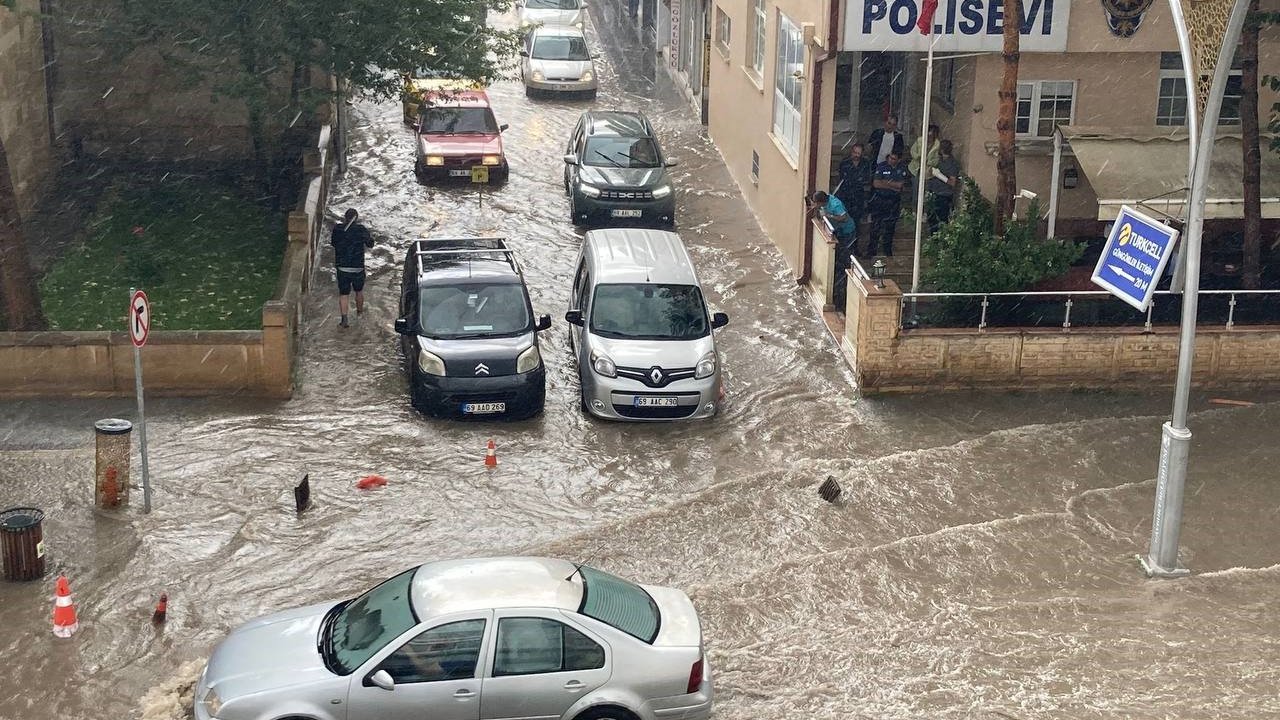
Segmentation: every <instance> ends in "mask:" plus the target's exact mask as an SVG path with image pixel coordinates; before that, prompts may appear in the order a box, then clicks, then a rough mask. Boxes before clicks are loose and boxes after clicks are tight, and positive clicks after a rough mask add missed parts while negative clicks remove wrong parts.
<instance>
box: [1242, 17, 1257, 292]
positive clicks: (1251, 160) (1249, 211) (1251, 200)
mask: <svg viewBox="0 0 1280 720" xmlns="http://www.w3.org/2000/svg"><path fill="white" fill-rule="evenodd" d="M1260 24H1261V22H1260V18H1259V17H1258V0H1253V2H1251V3H1250V4H1249V16H1248V19H1247V20H1246V21H1245V25H1244V35H1243V36H1242V37H1241V39H1240V85H1241V92H1240V136H1241V143H1240V145H1241V147H1243V148H1244V173H1243V174H1244V195H1243V197H1244V277H1243V281H1244V287H1245V288H1246V289H1248V290H1257V289H1258V288H1259V287H1260V286H1261V284H1262V278H1261V269H1262V186H1261V183H1262V154H1261V152H1260V151H1259V148H1258V82H1259V81H1258V28H1259V25H1260Z"/></svg>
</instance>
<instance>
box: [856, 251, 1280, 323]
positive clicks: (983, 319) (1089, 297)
mask: <svg viewBox="0 0 1280 720" xmlns="http://www.w3.org/2000/svg"><path fill="white" fill-rule="evenodd" d="M854 265H855V266H856V265H857V261H856V260H855V261H854ZM858 269H859V271H861V268H860V267H859V268H858ZM862 272H865V271H862ZM1181 295H1182V293H1175V292H1172V291H1169V290H1157V291H1156V293H1155V298H1154V299H1153V300H1152V303H1151V305H1150V306H1149V307H1148V308H1147V311H1146V313H1145V317H1144V318H1143V325H1142V327H1143V330H1144V332H1151V329H1152V327H1154V324H1153V317H1155V316H1157V314H1158V316H1159V324H1161V325H1164V324H1170V325H1172V324H1176V322H1177V318H1178V313H1180V312H1181V308H1182V303H1181V301H1178V302H1176V303H1165V304H1162V303H1160V302H1159V300H1160V298H1169V297H1178V296H1181ZM1200 296H1201V298H1202V303H1201V312H1200V313H1199V317H1200V318H1206V312H1205V310H1206V309H1207V310H1209V313H1208V314H1207V316H1208V317H1210V318H1212V317H1214V316H1220V315H1221V311H1222V309H1225V314H1226V319H1225V325H1224V327H1226V328H1227V329H1231V328H1233V327H1235V326H1236V325H1237V317H1236V313H1237V307H1238V306H1239V305H1240V304H1241V302H1242V301H1241V299H1240V298H1244V299H1245V300H1252V299H1257V300H1258V301H1259V302H1258V303H1257V306H1256V310H1257V311H1258V313H1257V318H1258V320H1257V321H1254V322H1249V319H1251V318H1252V317H1253V316H1252V315H1251V316H1250V318H1249V319H1246V322H1247V323H1248V324H1280V321H1277V320H1276V319H1275V318H1280V312H1278V311H1280V302H1273V301H1280V290H1239V289H1237V290H1216V289H1211V290H1201V291H1200ZM1050 298H1062V300H1061V304H1062V310H1061V318H1062V323H1061V327H1062V329H1063V330H1070V329H1071V327H1072V319H1071V313H1072V309H1073V307H1075V306H1076V305H1079V304H1083V303H1092V307H1091V310H1092V313H1091V317H1090V318H1089V319H1088V320H1087V321H1086V322H1085V323H1083V324H1085V325H1088V326H1092V327H1126V326H1128V325H1129V324H1130V322H1132V321H1133V320H1136V319H1137V318H1138V317H1142V316H1143V315H1144V314H1143V313H1139V312H1138V311H1137V310H1135V309H1133V308H1132V307H1130V306H1129V305H1128V304H1126V303H1124V302H1123V301H1121V300H1119V299H1117V298H1116V297H1115V296H1113V295H1112V294H1111V293H1109V292H1107V291H1105V290H1075V291H1070V290H1061V291H1052V290H1051V291H1035V292H993V293H903V295H902V300H901V302H902V313H901V318H902V319H901V321H900V324H899V327H900V329H910V328H918V327H922V326H924V324H925V322H926V321H927V320H929V319H930V318H928V317H927V316H926V317H921V316H920V315H919V314H918V308H919V306H920V305H926V306H927V305H928V304H930V303H935V304H938V305H940V306H945V305H946V304H947V303H950V307H949V308H947V311H946V312H943V313H941V315H942V317H941V320H942V322H938V323H931V325H932V326H933V327H953V328H965V327H974V326H973V325H972V323H971V322H967V321H966V318H969V317H971V315H972V314H973V313H972V312H971V311H967V310H966V309H965V307H964V301H965V300H970V301H972V300H980V302H979V303H978V307H979V308H980V312H979V313H978V318H977V320H978V322H977V326H976V329H977V330H978V331H979V332H981V331H983V330H985V329H986V328H987V327H988V325H989V323H988V320H989V316H990V313H991V309H992V305H993V303H995V302H998V301H1000V300H1005V299H1012V300H1013V301H1014V302H1013V304H1012V305H1009V306H1007V307H1005V308H1004V314H1003V316H1002V319H1003V320H1006V321H1008V322H1002V323H1001V326H1002V327H1028V326H1031V327H1035V326H1041V323H1040V320H1043V319H1044V318H1045V317H1047V315H1048V312H1047V310H1048V308H1047V307H1046V305H1047V304H1046V303H1044V302H1042V301H1043V300H1047V299H1050ZM1214 298H1227V302H1226V303H1225V305H1223V304H1222V303H1221V301H1220V300H1219V302H1218V303H1217V305H1223V307H1215V306H1214V304H1213V303H1211V302H1207V300H1212V299H1214ZM993 299H994V300H993ZM908 303H911V306H912V308H915V311H914V312H913V313H912V314H911V315H910V316H908V313H907V304H908ZM1024 303H1025V304H1027V305H1028V306H1029V307H1027V308H1023V307H1021V306H1022V305H1023V304H1024ZM1052 304H1055V305H1056V303H1052ZM1157 306H1161V307H1160V309H1159V310H1157ZM1099 308H1104V309H1105V310H1106V312H1105V313H1102V312H1100V311H1099ZM1019 309H1021V310H1023V311H1024V312H1021V313H1019V312H1017V311H1018V310H1019ZM1041 309H1043V310H1045V311H1046V312H1045V313H1044V314H1042V315H1041V316H1036V315H1035V310H1041ZM1028 310H1029V311H1028ZM1126 311H1127V313H1126ZM1104 314H1105V316H1106V318H1108V320H1104V321H1102V322H1099V320H1100V319H1101V318H1100V316H1102V315H1104ZM933 319H934V320H938V319H939V318H936V317H935V318H933ZM1019 319H1022V320H1025V321H1026V322H1018V320H1019ZM1117 321H1118V322H1117ZM1055 324H1056V323H1055ZM1206 324H1208V323H1206Z"/></svg>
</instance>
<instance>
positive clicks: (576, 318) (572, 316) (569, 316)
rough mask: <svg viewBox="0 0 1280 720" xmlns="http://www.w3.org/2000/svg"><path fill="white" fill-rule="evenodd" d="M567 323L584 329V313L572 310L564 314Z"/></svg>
mask: <svg viewBox="0 0 1280 720" xmlns="http://www.w3.org/2000/svg"><path fill="white" fill-rule="evenodd" d="M564 319H565V322H567V323H570V324H572V325H577V326H578V327H582V311H581V310H570V311H569V312H567V313H565V314H564Z"/></svg>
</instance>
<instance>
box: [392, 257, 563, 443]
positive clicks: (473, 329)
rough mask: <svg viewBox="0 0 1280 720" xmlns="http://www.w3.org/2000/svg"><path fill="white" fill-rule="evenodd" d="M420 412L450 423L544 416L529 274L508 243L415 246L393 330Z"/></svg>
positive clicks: (541, 324) (543, 321)
mask: <svg viewBox="0 0 1280 720" xmlns="http://www.w3.org/2000/svg"><path fill="white" fill-rule="evenodd" d="M395 327H396V332H398V333H400V340H401V348H402V349H403V351H404V358H405V364H406V365H407V366H408V371H409V393H410V397H411V399H412V401H413V405H414V407H416V408H418V409H419V410H422V411H423V412H426V413H428V414H431V415H437V416H445V417H477V416H503V417H509V418H523V417H530V416H532V415H536V414H538V413H539V412H541V410H542V404H543V399H544V397H545V392H546V372H545V370H544V369H543V366H542V356H541V354H540V353H539V350H538V331H540V330H546V329H547V328H549V327H551V317H550V316H548V315H542V316H540V317H538V318H537V319H536V320H535V319H534V315H533V307H532V305H530V303H529V292H528V289H527V288H526V287H525V284H524V275H523V273H521V271H520V265H519V263H517V262H516V259H515V255H514V253H512V252H511V250H509V249H508V248H507V244H506V242H505V241H504V240H503V239H501V238H445V239H432V240H416V241H414V242H413V244H412V245H410V247H409V253H408V255H407V256H406V257H405V261H404V280H403V284H402V286H401V291H400V316H399V318H397V319H396V322H395Z"/></svg>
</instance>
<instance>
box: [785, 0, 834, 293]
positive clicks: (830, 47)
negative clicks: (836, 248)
mask: <svg viewBox="0 0 1280 720" xmlns="http://www.w3.org/2000/svg"><path fill="white" fill-rule="evenodd" d="M838 42H840V3H839V1H838V0H827V41H826V44H825V45H824V46H823V48H824V50H825V52H824V53H823V54H822V56H821V57H815V58H814V59H813V83H812V84H811V85H810V87H811V88H812V90H813V92H811V93H809V169H808V177H807V178H806V179H805V191H804V194H805V197H806V198H807V197H808V196H809V195H810V194H811V193H812V192H813V189H814V187H816V186H817V184H818V152H817V142H818V139H819V138H818V128H819V126H820V121H821V120H822V117H821V111H822V69H821V67H820V65H822V64H825V63H826V62H827V61H828V60H831V59H833V58H835V57H836V53H837V52H838V50H837V48H836V43H838ZM800 245H801V249H800V276H799V277H797V278H796V284H798V285H805V284H807V283H808V282H809V278H810V276H812V274H813V223H812V222H810V220H809V218H808V216H807V215H806V216H805V221H804V239H803V241H802V242H801V244H800ZM837 281H838V279H837Z"/></svg>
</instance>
